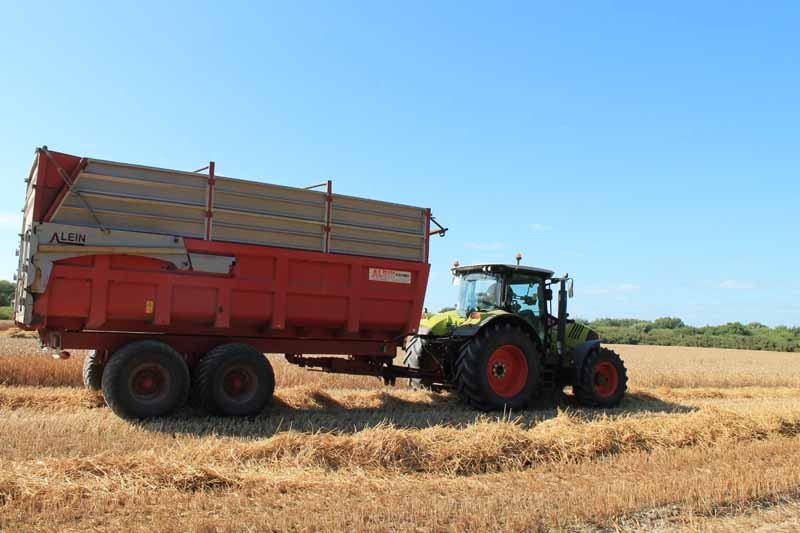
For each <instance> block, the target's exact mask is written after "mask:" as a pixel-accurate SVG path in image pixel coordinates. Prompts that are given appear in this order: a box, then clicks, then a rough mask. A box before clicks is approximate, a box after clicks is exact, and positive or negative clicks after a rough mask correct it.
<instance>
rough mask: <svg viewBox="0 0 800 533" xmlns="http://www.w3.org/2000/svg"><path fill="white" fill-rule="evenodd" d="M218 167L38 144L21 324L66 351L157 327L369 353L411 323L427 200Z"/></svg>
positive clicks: (302, 349) (299, 348)
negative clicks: (367, 194) (275, 181)
mask: <svg viewBox="0 0 800 533" xmlns="http://www.w3.org/2000/svg"><path fill="white" fill-rule="evenodd" d="M208 170H209V172H208V174H199V173H193V172H182V171H174V170H167V169H160V168H155V167H146V166H141V165H131V164H125V163H116V162H110V161H101V160H95V159H87V158H80V157H76V156H70V155H68V154H60V153H57V152H49V151H47V150H46V149H42V150H39V151H38V152H37V157H36V161H35V162H34V166H33V168H32V171H31V177H30V179H29V186H28V190H27V194H26V207H25V214H24V220H23V231H22V235H21V251H20V267H19V273H18V287H17V295H16V300H15V306H16V311H17V312H16V315H15V319H16V322H17V323H18V324H19V325H20V326H22V327H25V328H27V329H37V330H39V331H40V333H41V334H42V337H43V339H45V342H46V343H47V344H48V345H50V346H52V347H56V345H58V346H57V347H59V348H73V347H74V348H79V347H80V348H83V347H86V345H87V344H88V343H91V342H103V343H105V345H108V344H109V343H111V344H114V343H116V342H119V339H122V338H128V337H131V338H132V337H135V336H141V335H151V336H153V335H163V336H169V337H170V338H174V339H183V341H181V342H182V343H183V344H185V345H187V346H189V345H191V344H192V342H191V340H190V339H191V338H196V339H201V340H198V341H197V342H195V343H194V344H195V345H197V346H201V345H202V346H206V345H209V344H213V343H214V342H215V340H214V339H219V340H220V342H222V341H223V340H225V339H228V340H229V339H230V338H232V337H237V338H248V339H260V341H259V342H258V344H259V345H261V346H262V347H264V348H266V347H267V346H269V345H270V343H271V344H272V345H275V346H276V347H282V348H292V350H293V353H333V354H336V353H340V354H350V355H371V356H376V355H384V354H386V353H388V351H391V352H392V353H393V348H392V350H388V348H387V347H389V346H391V347H393V346H395V345H399V344H401V343H402V338H403V336H405V335H407V334H409V333H413V332H415V331H416V330H417V328H418V326H419V319H420V315H421V312H422V305H423V301H424V297H425V289H426V286H427V281H428V274H429V265H428V263H427V255H428V241H429V235H428V229H429V223H430V211H429V210H427V209H421V208H417V207H412V206H406V205H400V204H393V203H388V202H378V201H374V200H367V199H362V198H354V197H349V196H342V195H335V194H332V192H331V187H330V182H328V184H327V189H326V190H325V191H324V192H323V191H315V190H306V189H298V188H293V187H284V186H280V185H272V184H266V183H258V182H251V181H244V180H238V179H232V178H224V177H220V176H215V175H214V165H213V163H212V164H211V165H210V166H209V169H208ZM164 338H166V337H164ZM115 339H116V340H115ZM95 347H98V346H95ZM106 347H108V346H106ZM376 352H377V353H376Z"/></svg>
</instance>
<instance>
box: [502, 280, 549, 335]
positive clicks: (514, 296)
mask: <svg viewBox="0 0 800 533" xmlns="http://www.w3.org/2000/svg"><path fill="white" fill-rule="evenodd" d="M507 293H508V294H507V302H506V307H507V308H508V310H509V311H511V312H512V313H516V314H518V315H519V316H520V317H522V318H524V319H525V320H527V321H528V322H529V323H530V324H531V325H532V326H534V328H536V329H537V331H539V329H541V324H542V321H541V320H539V317H541V314H542V312H541V310H542V303H543V296H544V287H543V286H542V282H541V280H540V279H531V278H527V279H526V278H517V277H516V276H512V277H511V279H510V280H509V283H508V291H507Z"/></svg>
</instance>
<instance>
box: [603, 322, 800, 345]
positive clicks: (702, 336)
mask: <svg viewBox="0 0 800 533" xmlns="http://www.w3.org/2000/svg"><path fill="white" fill-rule="evenodd" d="M589 325H590V326H591V327H592V329H594V330H596V331H597V332H598V333H599V334H600V336H601V337H602V338H603V339H605V340H607V341H608V342H609V343H614V344H655V345H660V346H701V347H706V348H738V349H747V350H773V351H779V352H800V327H794V328H790V327H786V326H777V327H774V328H770V327H767V326H765V325H764V324H760V323H758V322H752V323H750V324H742V323H740V322H729V323H727V324H723V325H721V326H702V327H693V326H687V325H686V324H684V323H683V321H682V320H681V319H679V318H675V317H664V318H658V319H656V320H653V321H648V320H636V319H630V318H624V319H617V318H601V319H598V320H593V321H591V322H589Z"/></svg>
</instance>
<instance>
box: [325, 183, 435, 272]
mask: <svg viewBox="0 0 800 533" xmlns="http://www.w3.org/2000/svg"><path fill="white" fill-rule="evenodd" d="M331 222H332V224H331V242H330V251H331V252H337V253H345V254H356V255H366V256H374V257H388V258H393V259H404V260H408V261H424V260H425V245H426V235H425V232H426V231H427V211H426V210H425V209H422V208H419V207H411V206H406V205H399V204H392V203H388V202H379V201H376V200H367V199H364V198H354V197H352V196H342V195H334V196H333V204H332V211H331Z"/></svg>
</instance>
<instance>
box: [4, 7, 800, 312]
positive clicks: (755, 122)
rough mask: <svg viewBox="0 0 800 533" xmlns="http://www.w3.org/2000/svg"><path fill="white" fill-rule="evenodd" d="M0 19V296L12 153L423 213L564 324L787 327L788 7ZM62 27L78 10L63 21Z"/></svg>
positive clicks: (438, 264)
mask: <svg viewBox="0 0 800 533" xmlns="http://www.w3.org/2000/svg"><path fill="white" fill-rule="evenodd" d="M656 4H657V3H654V2H603V1H599V2H589V1H585V2H568V3H565V2H556V3H553V2H548V3H544V2H542V3H535V2H519V3H501V2H481V3H467V2H452V3H446V2H428V1H425V2H377V1H376V2H366V1H365V2H361V3H351V2H319V3H317V2H304V1H302V2H301V1H298V2H281V3H266V2H263V3H262V2H252V3H247V4H244V3H237V2H215V3H203V2H168V3H167V2H163V3H161V2H159V3H152V4H148V3H146V2H129V3H124V4H123V3H117V2H98V3H95V4H90V3H89V2H74V3H72V5H71V6H70V5H67V3H65V2H64V3H61V2H59V3H52V4H51V3H50V2H38V3H35V4H31V3H27V2H11V3H5V2H1V1H0V10H1V11H0V12H2V18H3V32H2V33H0V58H2V62H1V63H0V67H2V68H0V179H2V184H3V189H2V195H0V228H1V229H2V233H1V234H0V251H2V253H1V254H0V277H6V278H10V277H11V276H12V274H13V271H14V269H15V261H16V259H15V257H14V250H15V248H16V238H17V237H16V234H17V232H18V230H19V218H20V213H19V209H20V208H21V207H22V202H23V196H24V188H23V180H24V178H25V177H26V174H27V172H28V169H29V168H30V164H31V161H32V159H33V149H34V148H35V147H36V146H39V145H42V144H47V145H48V146H49V147H51V148H53V149H56V150H60V151H65V152H69V153H74V154H77V155H83V156H90V157H91V156H94V157H98V158H104V159H112V160H120V161H126V162H136V163H142V164H150V165H155V166H164V167H170V168H179V169H186V170H191V169H194V168H197V167H200V166H203V165H204V164H205V163H206V162H207V161H208V160H209V159H214V160H215V161H216V162H217V168H218V172H219V173H221V174H224V175H227V176H233V177H241V178H250V179H259V180H269V181H273V182H277V183H281V184H287V185H297V186H306V185H311V184H314V183H318V182H319V181H320V180H323V179H327V178H332V179H333V180H334V188H335V190H336V191H337V192H341V193H343V194H350V195H357V196H366V197H370V198H376V199H382V200H389V201H395V202H401V203H410V204H414V205H420V206H424V207H427V206H429V207H431V208H432V209H433V211H434V214H435V215H436V216H437V217H438V218H439V220H440V221H441V222H443V223H444V224H446V225H447V226H449V227H450V228H451V231H450V233H449V234H448V235H447V237H446V238H444V239H439V238H436V239H434V240H433V241H432V244H433V246H432V248H433V249H432V256H431V262H432V271H433V276H432V278H431V283H430V286H429V289H428V298H427V304H428V306H429V307H430V308H432V309H437V308H439V307H442V306H444V305H447V304H451V303H452V302H453V301H454V299H455V298H454V295H453V288H452V287H451V285H450V276H449V270H448V268H449V266H450V265H451V263H452V261H453V260H454V259H458V260H459V261H461V263H462V264H465V263H468V262H479V261H492V262H494V261H508V262H511V261H513V257H514V254H515V253H517V252H522V253H523V254H524V255H525V260H524V262H525V263H529V264H533V265H536V266H542V267H548V268H551V269H553V270H556V271H557V272H565V271H568V272H569V273H570V274H571V275H573V276H575V278H576V282H575V299H573V300H572V301H571V311H572V314H573V315H575V316H580V317H587V318H595V317H600V316H614V317H640V318H655V317H658V316H663V315H677V316H680V317H682V318H683V319H684V320H685V321H687V322H688V323H691V324H707V323H711V324H716V323H721V322H726V321H733V320H739V321H742V322H749V321H761V322H764V323H767V324H770V325H776V324H787V325H800V305H798V299H800V281H798V264H800V252H798V229H799V228H800V222H798V214H797V211H798V205H800V179H798V178H800V176H799V175H798V174H800V101H799V100H798V99H799V98H800V68H799V65H798V61H799V60H800V32H799V31H798V28H800V3H798V2H778V1H774V2H730V1H726V2H666V3H658V4H660V5H656ZM77 6H80V7H77Z"/></svg>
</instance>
